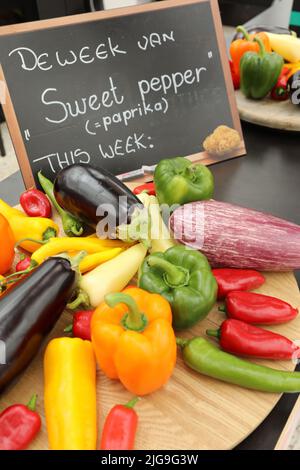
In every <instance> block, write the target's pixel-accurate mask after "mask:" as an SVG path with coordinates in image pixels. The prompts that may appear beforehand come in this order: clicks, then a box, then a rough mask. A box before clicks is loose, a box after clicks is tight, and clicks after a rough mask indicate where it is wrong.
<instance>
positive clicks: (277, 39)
mask: <svg viewBox="0 0 300 470" xmlns="http://www.w3.org/2000/svg"><path fill="white" fill-rule="evenodd" d="M266 34H267V36H268V38H269V39H270V44H271V48H272V49H273V51H275V52H277V54H279V55H281V56H282V57H283V58H284V59H285V60H287V61H288V62H298V61H299V60H300V38H297V37H295V36H290V35H289V34H274V33H266Z"/></svg>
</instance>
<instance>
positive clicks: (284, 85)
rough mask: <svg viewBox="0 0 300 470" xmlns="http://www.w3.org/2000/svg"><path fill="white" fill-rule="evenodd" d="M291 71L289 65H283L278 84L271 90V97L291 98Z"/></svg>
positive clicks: (275, 98) (274, 98)
mask: <svg viewBox="0 0 300 470" xmlns="http://www.w3.org/2000/svg"><path fill="white" fill-rule="evenodd" d="M289 72H290V68H289V67H283V69H282V72H281V74H280V75H279V78H278V80H277V83H276V85H275V86H274V88H273V89H272V91H271V98H272V99H273V100H275V101H285V100H287V99H288V98H289V96H290V92H289V85H288V81H289V77H288V74H289Z"/></svg>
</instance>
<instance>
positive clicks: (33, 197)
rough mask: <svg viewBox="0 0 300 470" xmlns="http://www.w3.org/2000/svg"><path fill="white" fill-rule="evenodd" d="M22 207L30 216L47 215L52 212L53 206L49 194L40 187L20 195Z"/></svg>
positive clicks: (48, 216) (47, 216)
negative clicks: (40, 189)
mask: <svg viewBox="0 0 300 470" xmlns="http://www.w3.org/2000/svg"><path fill="white" fill-rule="evenodd" d="M20 204H21V206H22V209H23V210H24V212H25V213H26V214H27V215H28V216H29V217H46V218H47V219H49V218H50V217H51V214H52V207H51V204H50V201H49V199H48V198H47V196H46V195H45V194H44V193H42V191H39V190H38V189H29V190H28V191H25V192H24V193H23V194H22V195H21V197H20Z"/></svg>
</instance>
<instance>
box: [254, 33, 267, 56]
mask: <svg viewBox="0 0 300 470" xmlns="http://www.w3.org/2000/svg"><path fill="white" fill-rule="evenodd" d="M254 41H255V42H257V43H258V44H259V53H258V54H259V55H260V57H263V56H264V55H265V54H266V48H265V45H264V43H263V41H262V40H261V39H260V38H258V37H255V38H254Z"/></svg>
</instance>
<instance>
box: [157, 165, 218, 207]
mask: <svg viewBox="0 0 300 470" xmlns="http://www.w3.org/2000/svg"><path fill="white" fill-rule="evenodd" d="M154 182H155V188H156V194H157V197H158V200H159V202H160V204H168V205H169V206H172V205H173V204H180V205H182V204H186V203H188V202H194V201H201V200H203V199H211V198H212V196H213V192H214V177H213V175H212V173H211V171H210V170H209V169H208V168H207V167H206V166H204V165H201V164H197V165H193V164H192V163H191V162H190V161H189V160H187V159H186V158H183V157H176V158H169V159H165V160H161V161H160V162H159V164H158V165H157V166H156V169H155V173H154Z"/></svg>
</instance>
